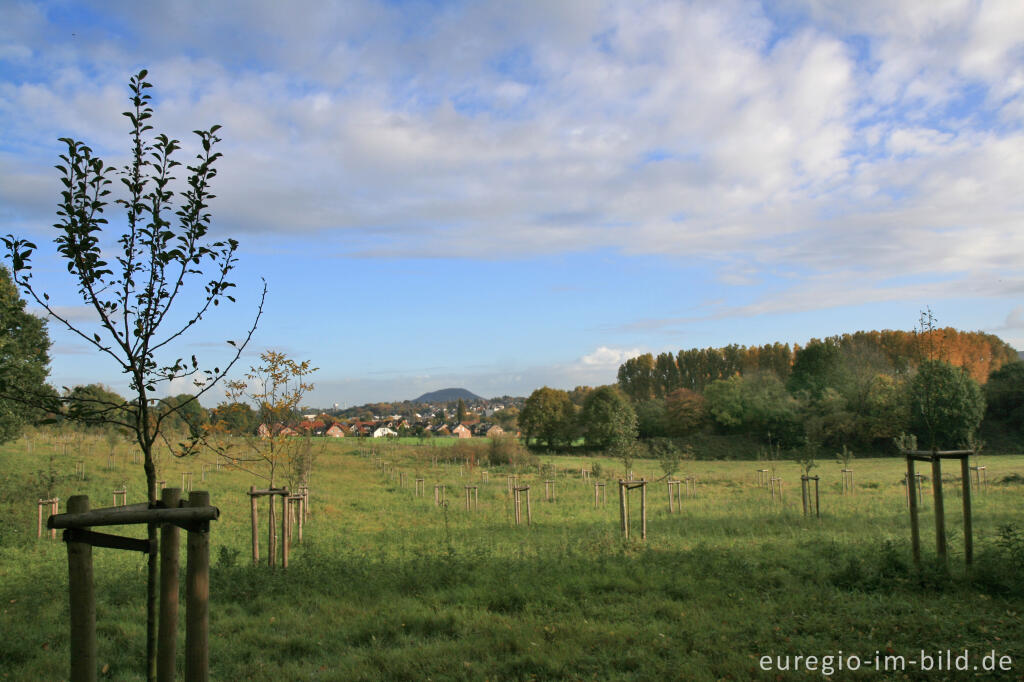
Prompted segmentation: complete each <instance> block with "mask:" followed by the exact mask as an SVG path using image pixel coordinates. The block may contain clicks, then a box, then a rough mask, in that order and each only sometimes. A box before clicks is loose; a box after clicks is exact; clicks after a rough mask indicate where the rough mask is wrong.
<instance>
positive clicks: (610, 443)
mask: <svg viewBox="0 0 1024 682" xmlns="http://www.w3.org/2000/svg"><path fill="white" fill-rule="evenodd" d="M580 424H581V425H582V427H583V433H584V435H585V437H586V439H587V445H590V446H593V447H597V448H600V449H602V450H607V451H609V452H619V451H622V450H623V449H625V448H628V447H630V446H631V445H632V444H633V443H634V442H636V439H637V419H636V412H635V411H634V410H633V406H632V405H630V403H629V400H628V399H627V398H626V396H625V395H623V393H622V392H621V391H620V390H619V389H618V388H617V387H615V386H599V387H598V388H595V389H594V390H593V391H592V392H591V393H590V395H588V396H587V399H586V401H585V402H584V403H583V410H582V411H581V412H580Z"/></svg>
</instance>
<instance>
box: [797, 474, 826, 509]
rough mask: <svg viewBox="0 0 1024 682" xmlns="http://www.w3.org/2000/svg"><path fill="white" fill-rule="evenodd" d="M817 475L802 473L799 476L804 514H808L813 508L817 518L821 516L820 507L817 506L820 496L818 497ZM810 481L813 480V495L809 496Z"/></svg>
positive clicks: (818, 478)
mask: <svg viewBox="0 0 1024 682" xmlns="http://www.w3.org/2000/svg"><path fill="white" fill-rule="evenodd" d="M819 480H820V477H818V476H808V475H807V474H804V475H803V476H801V477H800V496H801V498H802V501H803V505H804V516H809V515H810V513H811V510H812V508H813V511H814V515H815V516H816V517H817V518H819V519H820V518H821V508H820V507H819V506H818V503H819V502H820V498H819V497H818V481H819ZM811 481H814V497H813V498H811Z"/></svg>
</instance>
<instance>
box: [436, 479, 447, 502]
mask: <svg viewBox="0 0 1024 682" xmlns="http://www.w3.org/2000/svg"><path fill="white" fill-rule="evenodd" d="M447 501H448V488H447V487H446V486H445V484H444V483H435V484H434V506H435V507H440V506H441V505H442V504H445V503H446V502H447Z"/></svg>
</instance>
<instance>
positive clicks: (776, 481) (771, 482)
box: [768, 476, 782, 504]
mask: <svg viewBox="0 0 1024 682" xmlns="http://www.w3.org/2000/svg"><path fill="white" fill-rule="evenodd" d="M768 490H769V491H770V492H771V495H772V503H773V504H774V502H775V495H776V493H778V496H779V502H781V501H782V479H781V478H779V477H778V476H772V477H770V478H769V479H768Z"/></svg>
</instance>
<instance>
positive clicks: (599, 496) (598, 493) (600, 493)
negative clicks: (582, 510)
mask: <svg viewBox="0 0 1024 682" xmlns="http://www.w3.org/2000/svg"><path fill="white" fill-rule="evenodd" d="M598 501H600V502H601V505H602V506H603V505H604V504H606V503H607V502H608V497H607V496H606V495H605V494H604V483H601V482H600V481H594V509H597V507H598Z"/></svg>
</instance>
